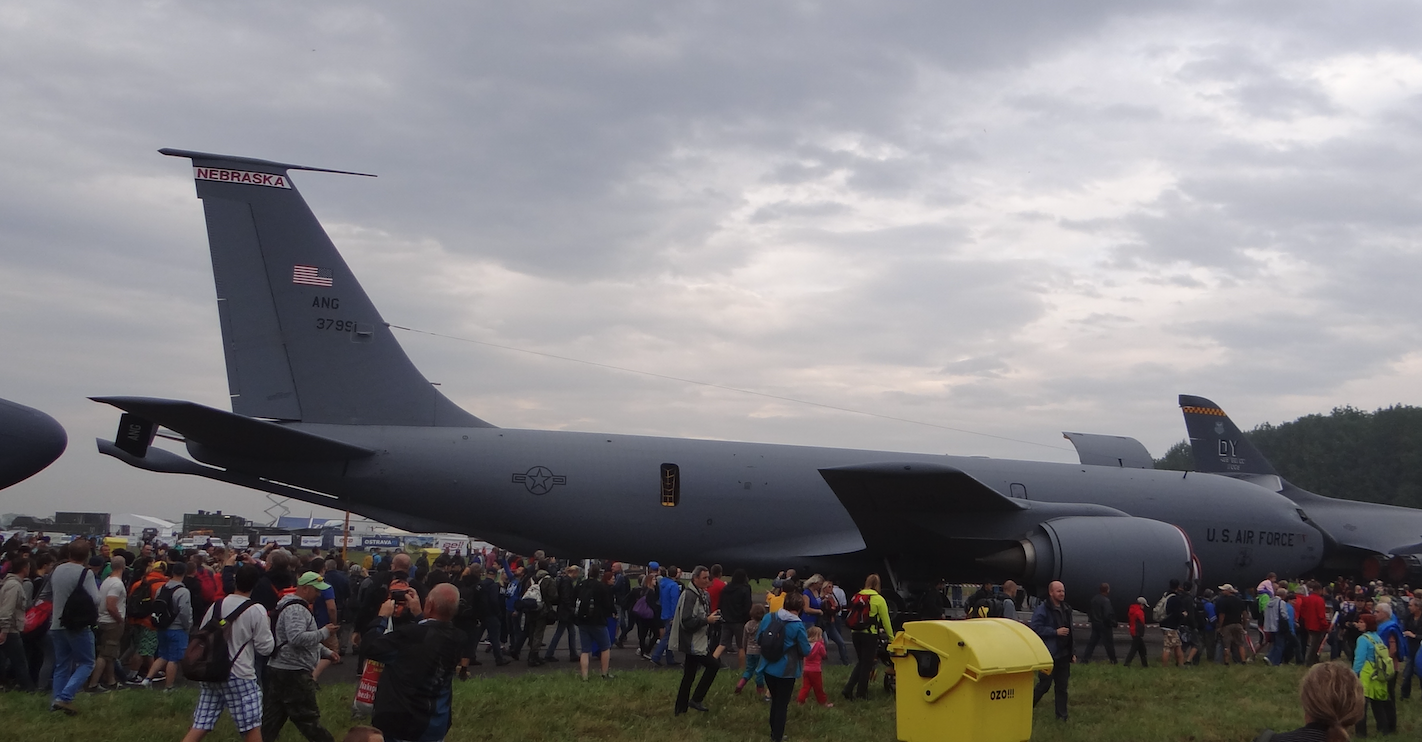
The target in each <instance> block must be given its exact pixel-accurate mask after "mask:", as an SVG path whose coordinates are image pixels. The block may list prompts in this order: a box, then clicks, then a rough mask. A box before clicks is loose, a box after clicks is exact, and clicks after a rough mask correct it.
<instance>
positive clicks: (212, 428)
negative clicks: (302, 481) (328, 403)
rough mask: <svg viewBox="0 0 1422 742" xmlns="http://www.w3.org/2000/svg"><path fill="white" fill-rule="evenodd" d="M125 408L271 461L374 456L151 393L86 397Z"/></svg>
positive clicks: (208, 442) (230, 450) (215, 445)
mask: <svg viewBox="0 0 1422 742" xmlns="http://www.w3.org/2000/svg"><path fill="white" fill-rule="evenodd" d="M90 399H92V400H94V401H95V402H103V403H104V404H109V405H113V406H114V407H117V408H119V409H121V410H123V411H124V412H128V413H131V414H133V415H135V416H137V417H140V418H143V419H145V420H151V421H152V422H155V423H157V424H159V425H162V426H163V427H165V428H168V429H169V430H172V431H175V432H178V433H182V434H183V436H184V437H186V438H187V439H188V440H190V441H195V442H197V443H201V444H202V445H203V446H206V447H207V448H210V449H212V450H214V451H220V452H222V453H225V454H229V455H232V456H238V457H241V458H246V459H254V460H269V461H312V462H314V461H341V460H346V459H360V458H365V457H367V456H373V455H374V454H375V451H372V450H371V449H368V448H362V447H361V446H355V445H352V444H350V443H345V442H343V441H338V440H335V439H332V438H327V437H325V436H320V435H316V434H314V433H307V432H305V431H301V430H296V429H295V428H289V427H287V426H285V425H279V424H277V423H273V422H267V421H266V420H258V419H256V418H251V417H245V416H242V415H238V414H235V413H232V412H224V411H222V410H218V409H214V408H212V407H206V406H204V405H200V404H197V403H196V402H183V401H179V400H172V399H155V398H152V397H90Z"/></svg>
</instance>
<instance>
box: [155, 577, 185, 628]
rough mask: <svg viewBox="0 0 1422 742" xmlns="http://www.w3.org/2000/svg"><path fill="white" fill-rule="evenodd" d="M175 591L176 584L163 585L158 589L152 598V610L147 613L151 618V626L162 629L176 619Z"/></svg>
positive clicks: (176, 588) (176, 590)
mask: <svg viewBox="0 0 1422 742" xmlns="http://www.w3.org/2000/svg"><path fill="white" fill-rule="evenodd" d="M177 592H178V586H177V585H164V586H163V587H161V588H159V589H158V595H156V596H154V598H153V602H152V611H151V612H150V613H149V614H148V615H150V616H152V618H153V628H155V629H157V630H159V631H163V630H164V629H167V628H168V627H169V626H172V625H173V621H175V620H177V618H178V607H177V605H176V603H177V601H176V600H174V597H173V596H174V595H176V594H177Z"/></svg>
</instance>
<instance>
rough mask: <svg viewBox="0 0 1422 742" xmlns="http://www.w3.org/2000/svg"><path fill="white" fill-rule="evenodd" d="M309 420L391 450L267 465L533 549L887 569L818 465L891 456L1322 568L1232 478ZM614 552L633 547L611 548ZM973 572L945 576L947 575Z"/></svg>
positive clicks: (991, 535) (1233, 553)
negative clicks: (319, 463) (345, 459)
mask: <svg viewBox="0 0 1422 742" xmlns="http://www.w3.org/2000/svg"><path fill="white" fill-rule="evenodd" d="M293 427H296V428H298V429H301V430H305V431H308V432H312V433H316V434H318V435H323V436H327V437H330V438H335V439H338V440H342V441H346V442H349V443H352V444H356V445H360V446H364V447H367V448H372V449H376V450H377V451H378V453H377V454H376V455H375V456H373V457H370V458H368V459H362V460H355V461H351V462H350V463H349V465H345V464H341V465H330V466H327V467H313V466H297V465H291V466H287V467H281V466H280V465H277V464H273V463H270V462H268V463H266V464H265V465H264V466H263V468H264V470H265V471H262V472H252V473H258V474H261V475H262V476H264V477H268V478H271V479H275V480H278V481H282V482H285V483H288V484H295V485H298V486H301V487H306V488H310V489H314V490H318V491H321V492H327V493H330V494H334V495H339V496H340V497H341V498H342V499H343V500H346V501H348V502H350V503H352V507H353V508H354V509H358V505H359V504H367V505H371V506H374V507H379V508H386V509H390V508H396V509H399V510H401V511H403V512H409V513H411V514H414V515H419V516H421V517H424V518H426V519H428V520H431V521H436V522H440V523H446V524H448V527H449V529H450V530H455V531H464V532H468V533H472V534H478V535H479V536H481V537H482V538H485V539H488V540H490V541H491V542H494V543H500V544H505V545H508V546H509V547H510V548H514V549H519V550H524V549H528V550H531V549H532V548H544V549H547V550H549V551H550V552H552V553H559V554H568V555H603V556H608V557H612V558H618V559H626V560H629V561H633V562H642V563H645V562H647V561H651V560H658V561H661V562H662V563H664V564H665V563H677V564H681V565H684V566H691V565H692V564H693V563H711V562H721V563H723V564H726V565H728V566H737V567H747V568H751V569H758V570H761V571H763V572H764V571H774V570H779V569H783V568H785V567H787V566H797V567H798V566H801V565H807V566H812V567H817V568H818V567H819V566H820V565H825V568H830V567H831V566H841V567H848V566H860V567H863V568H864V569H867V570H872V569H876V568H877V567H878V566H879V565H880V560H881V557H879V556H876V555H871V554H868V553H866V552H865V551H864V547H865V544H864V541H863V539H862V538H861V535H860V533H859V530H858V528H857V527H856V525H855V523H854V521H853V520H852V519H851V518H850V516H849V514H848V513H847V512H846V511H845V509H844V507H843V506H842V505H841V504H840V502H839V501H838V500H837V499H836V497H835V495H834V493H833V491H832V490H831V489H830V487H829V485H828V484H826V482H825V480H824V478H823V477H822V476H821V475H820V473H819V470H820V469H823V468H828V467H836V466H848V465H857V464H866V463H872V462H882V461H896V462H897V461H905V462H921V463H925V464H928V463H933V464H943V465H948V466H952V467H955V468H958V469H961V470H962V471H964V472H966V473H967V474H969V475H971V476H972V477H974V478H976V479H977V480H979V481H980V482H982V483H984V484H986V485H988V486H989V487H991V488H992V489H994V490H996V491H998V492H999V493H1001V494H1003V495H1005V496H1008V497H1017V498H1020V499H1023V500H1025V501H1026V502H1027V503H1029V507H1030V505H1031V504H1032V503H1043V504H1050V503H1055V504H1082V505H1083V506H1084V507H1085V508H1088V511H1087V512H1094V511H1096V510H1106V509H1114V510H1117V511H1120V512H1121V513H1124V514H1128V515H1132V516H1138V517H1143V518H1151V519H1155V520H1160V521H1164V522H1167V523H1171V524H1174V525H1176V526H1177V527H1179V528H1180V529H1181V530H1182V531H1184V532H1185V534H1186V535H1187V536H1188V537H1189V538H1190V540H1191V542H1192V544H1193V546H1194V550H1195V553H1196V555H1197V556H1198V558H1199V560H1200V563H1201V566H1202V568H1203V576H1204V578H1205V579H1206V580H1208V581H1211V582H1214V583H1216V584H1218V583H1223V582H1247V581H1249V580H1255V579H1258V576H1259V575H1262V574H1264V573H1265V572H1268V571H1276V572H1279V573H1280V574H1299V573H1302V572H1305V571H1307V570H1308V569H1310V568H1312V567H1313V566H1315V565H1316V564H1317V563H1318V562H1319V560H1320V559H1321V557H1322V554H1323V546H1324V544H1323V539H1322V538H1321V536H1320V535H1319V533H1318V531H1317V530H1315V529H1314V528H1313V527H1311V526H1309V525H1308V524H1306V523H1304V522H1303V520H1302V519H1301V518H1300V517H1299V515H1298V513H1297V511H1296V509H1295V505H1294V503H1292V502H1291V501H1289V500H1288V499H1287V498H1284V497H1282V496H1280V495H1278V494H1276V493H1274V492H1270V491H1268V490H1266V489H1264V488H1262V487H1258V486H1256V485H1253V484H1249V483H1246V482H1239V481H1235V480H1232V479H1229V478H1226V477H1214V476H1208V475H1199V474H1183V473H1182V472H1171V471H1156V470H1149V469H1127V468H1117V467H1103V466H1087V465H1074V464H1059V463H1051V462H1034V461H1016V460H1007V459H989V458H977V457H960V456H943V455H935V454H901V453H888V452H883V451H864V450H853V449H834V448H816V447H808V446H791V445H776V444H761V443H739V442H726V441H710V440H695V439H676V438H656V437H646V436H629V435H612V434H598V433H570V432H561V431H537V430H509V429H497V428H413V427H410V428H406V427H388V426H386V427H382V426H369V427H365V426H338V425H310V424H296V425H293ZM194 455H199V452H196V451H195V452H194ZM212 463H220V464H224V465H228V466H234V465H236V466H240V464H238V463H235V462H231V461H213V462H212ZM665 465H674V466H675V470H674V472H675V476H676V478H677V481H676V483H675V484H676V492H675V502H674V503H673V502H670V501H666V502H664V495H665V494H666V493H665V492H664V490H663V487H664V484H665V482H664V481H663V480H664V477H665V475H666V472H667V469H666V466H665ZM1042 507H1045V505H1043V506H1042ZM1040 520H1041V515H1040V514H1037V513H1032V512H1031V511H1030V510H1029V511H1026V512H1025V513H1024V515H1023V517H1021V518H1004V517H998V516H994V517H990V518H989V517H983V516H975V515H970V514H965V515H963V516H960V517H950V518H946V519H944V521H943V522H941V523H934V524H932V525H933V528H934V529H935V530H936V532H938V533H941V534H942V536H943V537H944V538H945V540H946V539H985V540H994V539H995V540H1015V539H1019V538H1021V537H1022V536H1023V535H1024V533H1025V532H1026V531H1027V530H1030V528H1031V527H1032V526H1034V525H1035V524H1036V523H1037V522H1038V521H1040ZM608 544H618V545H619V546H618V548H616V549H615V550H612V551H613V553H608V552H609V549H608V547H607V545H608ZM965 566H966V565H953V564H941V565H932V568H933V569H936V570H939V574H947V573H949V572H950V571H951V570H953V569H954V568H955V567H957V568H964V567H965Z"/></svg>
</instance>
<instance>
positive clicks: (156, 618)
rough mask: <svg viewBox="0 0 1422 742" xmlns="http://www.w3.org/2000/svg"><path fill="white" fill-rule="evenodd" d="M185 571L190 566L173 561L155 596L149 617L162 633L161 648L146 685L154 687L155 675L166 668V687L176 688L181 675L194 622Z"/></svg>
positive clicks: (159, 637)
mask: <svg viewBox="0 0 1422 742" xmlns="http://www.w3.org/2000/svg"><path fill="white" fill-rule="evenodd" d="M185 574H187V568H186V566H185V565H184V564H183V563H182V562H173V563H172V564H169V565H168V581H167V582H165V583H163V586H162V587H160V588H158V594H157V595H155V596H154V597H153V603H152V613H151V614H150V615H149V618H150V619H151V620H152V621H153V630H154V631H155V632H157V635H158V649H157V653H156V654H155V655H154V658H153V664H152V665H150V666H149V668H148V673H147V674H146V675H145V676H144V678H143V681H142V685H143V687H144V688H152V687H153V679H154V678H156V677H158V673H160V672H164V670H165V668H166V671H167V674H166V675H165V677H164V678H163V689H164V690H165V691H171V690H173V681H174V680H176V679H177V677H178V667H177V663H179V662H181V661H182V660H183V652H185V651H187V648H188V630H189V629H191V628H192V626H193V603H192V592H191V591H189V590H188V588H187V586H186V585H184V584H183V575H185Z"/></svg>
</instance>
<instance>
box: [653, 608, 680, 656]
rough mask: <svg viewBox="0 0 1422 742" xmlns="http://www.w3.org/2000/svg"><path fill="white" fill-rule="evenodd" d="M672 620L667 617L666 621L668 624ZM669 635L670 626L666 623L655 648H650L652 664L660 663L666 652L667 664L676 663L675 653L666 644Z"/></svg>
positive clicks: (669, 638) (670, 632)
mask: <svg viewBox="0 0 1422 742" xmlns="http://www.w3.org/2000/svg"><path fill="white" fill-rule="evenodd" d="M673 620H674V619H667V621H666V622H667V623H668V624H670V623H671V622H672V621H673ZM671 635H672V630H671V626H670V625H668V626H667V628H666V631H665V632H663V633H662V638H661V639H660V640H659V641H658V642H657V648H656V649H653V650H652V664H654V665H659V664H661V662H662V655H663V654H666V656H667V664H668V665H674V664H676V654H675V653H674V652H672V650H671V648H670V647H668V646H667V642H669V641H670V640H671Z"/></svg>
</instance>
